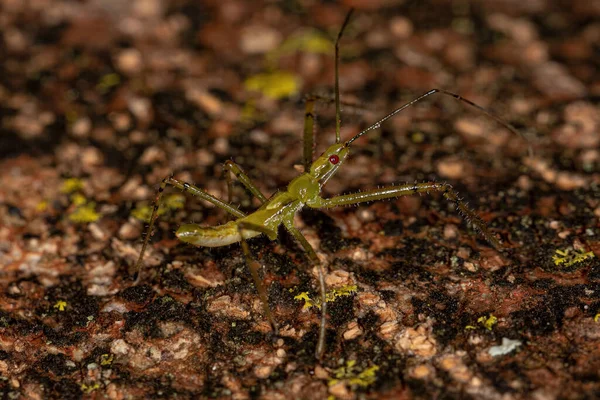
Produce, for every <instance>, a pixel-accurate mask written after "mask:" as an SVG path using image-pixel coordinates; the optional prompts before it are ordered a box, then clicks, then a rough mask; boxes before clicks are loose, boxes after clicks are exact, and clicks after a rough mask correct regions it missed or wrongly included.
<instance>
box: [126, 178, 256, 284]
mask: <svg viewBox="0 0 600 400" xmlns="http://www.w3.org/2000/svg"><path fill="white" fill-rule="evenodd" d="M167 185H171V186H174V187H176V188H178V189H181V190H183V191H184V192H186V193H189V194H191V195H193V196H196V197H200V198H201V199H202V200H206V201H208V202H209V203H212V204H214V205H215V206H217V207H219V208H221V209H223V210H225V211H227V212H228V213H230V214H233V215H234V216H235V217H237V218H242V217H245V216H246V214H244V213H243V212H241V211H240V210H238V209H237V208H235V207H234V206H232V205H231V204H228V203H225V202H224V201H222V200H219V199H217V198H216V197H214V196H213V195H211V194H208V193H207V192H206V191H205V190H202V189H200V188H198V187H196V186H194V185H190V184H189V183H186V182H181V181H179V180H177V179H175V178H173V177H172V176H168V177H166V178H165V179H163V180H162V182H161V183H160V187H159V188H158V191H157V192H156V198H155V199H154V206H153V208H152V214H151V215H150V223H149V224H148V229H147V231H146V237H145V238H144V243H143V244H142V250H141V252H140V256H139V258H138V260H137V262H136V263H135V273H134V275H133V279H134V285H137V284H138V279H139V277H140V269H141V267H142V260H143V258H144V253H145V252H146V247H148V242H149V241H150V237H151V236H152V228H153V227H154V223H155V222H156V218H157V217H158V207H159V205H160V199H161V198H162V196H163V192H164V191H165V188H166V187H167Z"/></svg>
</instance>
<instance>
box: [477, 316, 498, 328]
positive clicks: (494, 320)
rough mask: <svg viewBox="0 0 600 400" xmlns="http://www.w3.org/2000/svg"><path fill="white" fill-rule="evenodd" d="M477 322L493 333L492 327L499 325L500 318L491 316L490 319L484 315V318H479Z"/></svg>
mask: <svg viewBox="0 0 600 400" xmlns="http://www.w3.org/2000/svg"><path fill="white" fill-rule="evenodd" d="M477 322H479V323H480V324H481V325H483V327H484V328H485V329H487V330H488V331H491V330H492V327H493V326H494V325H496V324H497V323H498V318H496V317H495V316H494V315H493V314H490V316H489V317H486V316H485V315H484V316H483V317H479V318H478V319H477Z"/></svg>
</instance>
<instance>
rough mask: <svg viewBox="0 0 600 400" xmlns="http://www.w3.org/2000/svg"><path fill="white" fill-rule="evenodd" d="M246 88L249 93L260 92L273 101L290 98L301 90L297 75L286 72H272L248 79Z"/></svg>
mask: <svg viewBox="0 0 600 400" xmlns="http://www.w3.org/2000/svg"><path fill="white" fill-rule="evenodd" d="M244 87H245V88H246V90H248V91H254V92H260V93H262V94H263V95H265V96H267V97H270V98H272V99H281V98H284V97H290V96H293V95H295V94H297V93H298V91H299V90H300V82H299V79H298V77H296V75H294V74H292V73H290V72H286V71H272V72H265V73H261V74H257V75H253V76H251V77H249V78H248V79H246V81H245V82H244Z"/></svg>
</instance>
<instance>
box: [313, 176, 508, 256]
mask: <svg viewBox="0 0 600 400" xmlns="http://www.w3.org/2000/svg"><path fill="white" fill-rule="evenodd" d="M430 191H435V192H441V193H442V195H443V196H444V198H446V199H447V200H449V201H451V202H453V203H454V204H455V205H456V208H457V210H458V213H459V214H460V215H461V216H462V217H463V218H464V219H465V220H466V221H467V222H469V223H471V224H472V225H473V226H474V227H475V229H476V230H477V231H479V232H480V233H481V235H482V236H483V237H484V238H485V239H486V240H487V241H488V242H489V243H490V244H491V245H492V246H494V248H496V249H497V250H500V249H502V244H501V243H500V241H499V240H498V239H497V238H496V237H495V236H494V235H493V234H492V233H491V232H490V231H489V229H488V227H487V225H486V224H485V222H483V221H482V220H481V218H479V216H478V215H477V214H475V212H474V211H473V210H471V209H470V208H469V207H468V206H467V204H466V203H465V202H464V201H463V200H462V199H461V198H460V197H459V196H458V193H457V192H456V191H455V190H454V189H453V188H452V186H451V185H450V184H448V183H438V182H423V183H414V184H406V185H400V186H388V187H384V188H381V189H373V190H366V191H364V192H357V193H351V194H346V195H342V196H335V197H332V198H329V199H322V200H321V201H319V202H317V203H316V204H315V205H311V206H312V207H316V208H320V207H325V208H332V207H337V206H345V205H350V204H357V203H365V202H369V201H374V200H383V199H389V198H392V197H400V196H408V195H411V194H415V193H429V192H430Z"/></svg>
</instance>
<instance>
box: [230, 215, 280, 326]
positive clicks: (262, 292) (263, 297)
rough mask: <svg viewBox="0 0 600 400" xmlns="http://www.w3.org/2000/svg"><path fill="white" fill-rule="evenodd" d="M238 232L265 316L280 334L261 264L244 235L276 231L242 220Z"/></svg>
mask: <svg viewBox="0 0 600 400" xmlns="http://www.w3.org/2000/svg"><path fill="white" fill-rule="evenodd" d="M237 227H238V232H239V233H240V238H241V240H240V244H241V245H242V251H243V252H244V258H245V259H246V264H247V265H248V268H249V269H250V274H251V275H252V280H254V285H255V286H256V291H257V292H258V297H259V298H260V301H261V303H262V306H263V312H264V313H265V316H266V317H267V319H268V320H269V323H270V324H271V327H272V329H273V333H274V334H275V335H278V334H279V329H278V327H277V323H276V322H275V318H274V317H273V313H272V312H271V307H269V296H268V294H267V290H266V289H265V285H264V284H263V281H262V279H260V276H259V274H258V270H259V269H260V264H259V263H258V261H256V260H255V259H254V257H252V253H251V252H250V246H248V242H247V241H246V238H245V236H244V232H245V231H255V232H260V233H264V234H265V235H267V236H270V237H271V236H273V235H274V234H275V232H273V231H272V230H271V229H269V228H266V227H264V226H261V225H256V224H252V223H250V222H245V221H240V222H238V224H237Z"/></svg>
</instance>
